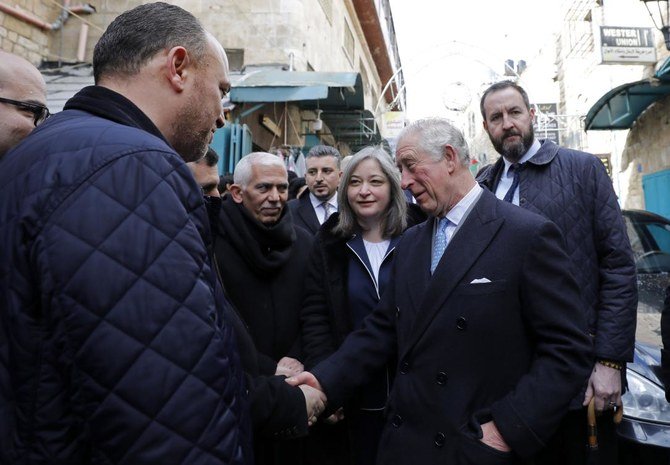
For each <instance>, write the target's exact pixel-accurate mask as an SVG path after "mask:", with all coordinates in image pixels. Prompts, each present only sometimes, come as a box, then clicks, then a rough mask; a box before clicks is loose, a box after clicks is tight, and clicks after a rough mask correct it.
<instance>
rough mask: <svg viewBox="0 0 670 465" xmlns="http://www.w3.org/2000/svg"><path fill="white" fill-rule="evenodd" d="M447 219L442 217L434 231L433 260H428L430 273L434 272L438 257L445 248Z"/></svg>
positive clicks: (440, 256)
mask: <svg viewBox="0 0 670 465" xmlns="http://www.w3.org/2000/svg"><path fill="white" fill-rule="evenodd" d="M448 225H449V220H448V219H446V218H442V219H441V220H440V222H439V223H438V224H437V231H436V232H435V244H434V245H433V260H432V261H431V262H430V274H433V273H434V272H435V268H437V264H438V263H440V258H442V254H443V253H444V250H445V249H446V248H447V226H448Z"/></svg>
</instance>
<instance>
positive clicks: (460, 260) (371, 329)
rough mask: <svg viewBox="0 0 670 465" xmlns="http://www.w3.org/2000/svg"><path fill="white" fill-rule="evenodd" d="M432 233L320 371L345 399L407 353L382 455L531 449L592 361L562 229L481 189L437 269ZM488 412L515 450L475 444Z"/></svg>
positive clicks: (408, 252)
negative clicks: (432, 266) (393, 356)
mask: <svg viewBox="0 0 670 465" xmlns="http://www.w3.org/2000/svg"><path fill="white" fill-rule="evenodd" d="M432 237H433V220H428V221H426V222H425V223H422V224H421V225H418V226H416V227H414V228H411V229H409V230H407V231H406V232H405V234H404V236H403V238H402V239H401V241H400V243H399V244H398V247H397V249H396V259H395V262H394V270H393V277H392V279H391V283H390V286H389V289H388V290H387V292H386V293H385V294H384V296H383V298H382V301H381V302H380V305H379V307H377V309H376V310H375V311H374V312H373V313H371V314H370V315H369V317H368V318H367V319H366V320H365V322H364V326H363V328H362V329H361V330H359V331H356V332H354V333H352V334H351V335H350V336H349V337H348V338H347V339H346V340H345V342H344V344H343V345H342V347H341V348H340V349H339V350H338V351H337V352H336V353H335V354H333V355H332V356H331V357H329V358H328V359H326V360H325V361H324V362H322V363H321V364H319V365H318V366H317V367H315V369H314V370H313V373H314V375H315V376H316V377H317V379H318V380H319V381H320V383H321V385H322V386H323V387H324V390H325V392H326V394H327V396H328V400H329V408H330V407H332V408H336V407H337V406H339V405H341V403H342V402H343V401H344V400H345V399H346V398H347V397H348V396H350V395H351V394H352V393H353V392H354V391H355V390H356V388H357V387H358V386H361V385H363V384H365V383H366V382H367V376H368V374H369V373H372V372H373V371H374V370H373V368H374V367H378V366H380V365H381V364H383V363H384V361H386V359H387V358H388V357H389V356H390V355H391V354H397V356H398V366H397V375H396V379H395V383H394V385H393V389H392V391H391V394H390V397H389V401H388V403H387V413H388V415H387V418H388V419H387V424H386V426H385V430H384V434H383V436H382V439H381V443H380V447H379V459H378V463H382V464H408V463H421V464H438V463H439V464H445V463H449V464H461V463H463V464H466V463H467V464H478V465H485V464H497V463H515V462H517V461H519V460H522V459H523V458H525V457H530V456H532V455H533V454H534V453H535V452H536V451H537V450H538V449H540V448H541V447H542V446H543V445H544V441H545V440H546V439H547V438H549V436H550V435H551V433H552V432H553V431H554V429H555V427H556V426H557V425H558V423H559V421H560V419H561V417H562V415H563V414H564V413H565V412H566V409H567V407H568V404H569V402H570V399H571V398H572V397H573V396H574V395H575V394H576V393H577V392H578V391H579V389H580V388H581V386H582V385H583V383H584V382H585V380H586V378H587V377H588V375H589V373H590V369H591V366H592V360H591V356H590V352H591V350H590V349H591V347H590V344H591V343H590V340H589V338H588V336H587V333H586V324H585V321H584V318H583V312H582V309H581V308H580V307H579V306H580V299H579V291H578V287H577V283H576V282H575V280H574V278H573V277H572V275H571V274H570V272H569V269H570V266H569V261H568V257H567V255H566V254H565V252H564V250H563V247H562V236H561V234H560V232H559V230H558V228H557V227H556V226H555V225H554V224H553V223H551V222H550V221H548V220H546V219H545V218H543V217H540V216H539V215H536V214H534V213H531V212H528V211H526V210H523V209H521V208H518V207H516V206H514V205H511V204H507V203H504V202H501V201H499V200H498V199H496V198H495V196H494V195H493V194H491V193H490V192H487V191H484V192H482V194H481V197H480V198H479V200H478V201H477V203H476V204H475V205H474V207H473V209H472V210H471V211H470V213H469V214H468V216H467V217H465V218H464V219H463V222H462V224H461V225H460V227H459V229H458V231H457V232H456V234H455V235H454V236H453V237H452V239H451V241H450V243H449V245H448V247H447V249H446V251H445V253H444V255H443V256H442V259H441V261H440V263H439V265H438V267H437V269H436V270H435V273H434V275H433V276H431V275H430V271H429V267H430V261H431V244H432ZM491 419H492V420H494V421H495V423H496V425H497V427H498V429H499V430H500V432H501V434H502V436H503V438H504V439H505V441H506V442H507V443H508V444H509V445H510V447H511V448H512V449H513V453H503V452H499V451H496V450H494V449H492V448H490V447H488V446H486V445H484V444H483V443H481V442H480V441H479V439H478V435H480V434H481V429H480V428H479V425H480V424H482V423H484V422H486V421H488V420H491Z"/></svg>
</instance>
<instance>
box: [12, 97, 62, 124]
mask: <svg viewBox="0 0 670 465" xmlns="http://www.w3.org/2000/svg"><path fill="white" fill-rule="evenodd" d="M0 102H2V103H7V104H9V105H14V106H15V107H17V108H20V109H21V110H24V111H29V112H30V113H32V115H33V122H34V123H35V126H38V125H40V124H42V123H43V122H44V120H46V119H47V118H48V117H49V116H51V113H49V109H48V108H47V107H45V106H44V105H40V104H39V103H29V102H20V101H18V100H12V99H8V98H3V97H0Z"/></svg>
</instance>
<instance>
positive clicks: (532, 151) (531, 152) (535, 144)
mask: <svg viewBox="0 0 670 465" xmlns="http://www.w3.org/2000/svg"><path fill="white" fill-rule="evenodd" d="M541 146H542V144H540V141H539V140H537V139H533V143H532V145H531V146H530V148H529V149H528V151H527V152H526V153H525V154H524V155H523V157H521V159H520V160H519V161H518V163H526V162H527V161H528V160H530V159H531V158H533V157H534V156H535V154H536V153H537V152H538V150H540V147H541ZM503 162H504V163H505V169H504V170H503V176H507V172H508V171H509V167H510V166H512V164H513V163H512V162H511V161H509V160H507V158H505V157H503Z"/></svg>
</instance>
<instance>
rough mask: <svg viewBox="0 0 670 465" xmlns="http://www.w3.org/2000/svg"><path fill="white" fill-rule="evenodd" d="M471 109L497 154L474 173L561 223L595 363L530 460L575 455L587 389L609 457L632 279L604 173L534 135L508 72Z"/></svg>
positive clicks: (631, 324)
mask: <svg viewBox="0 0 670 465" xmlns="http://www.w3.org/2000/svg"><path fill="white" fill-rule="evenodd" d="M480 109H481V112H482V117H483V118H484V129H485V130H486V132H487V133H488V135H489V138H490V139H491V142H492V143H493V146H494V147H495V149H496V151H498V153H500V155H502V157H500V159H499V160H498V161H497V162H496V163H495V164H493V165H489V166H487V167H485V168H483V169H482V170H481V171H480V173H479V174H478V175H477V180H478V181H479V182H480V183H481V184H482V185H483V186H485V187H487V188H488V189H490V190H491V191H493V192H494V193H495V194H496V196H497V197H498V198H500V199H504V200H506V201H508V202H511V203H513V204H515V205H519V206H521V207H522V208H525V209H528V210H531V211H533V212H536V213H540V214H542V215H544V216H545V217H547V218H549V219H550V220H552V221H553V222H554V223H556V224H557V225H558V227H559V228H560V229H561V232H562V233H563V236H564V238H565V242H566V244H565V245H566V250H567V252H568V255H569V256H570V259H571V263H572V266H573V270H572V271H573V273H574V275H575V277H576V278H577V281H578V282H579V284H580V288H581V299H582V308H583V311H584V312H585V315H586V321H587V324H588V331H589V335H590V336H591V339H592V342H593V355H594V360H595V364H594V366H593V370H592V373H591V376H590V379H589V381H588V384H587V385H586V386H585V392H582V394H580V396H579V397H578V398H576V399H574V400H573V402H572V404H571V409H570V412H569V413H568V415H567V416H566V417H565V419H564V420H563V422H562V424H561V426H560V428H559V430H558V432H557V433H556V435H555V436H554V437H553V439H552V440H551V441H550V442H549V443H548V446H547V448H546V449H545V451H544V454H545V456H544V457H543V458H542V460H540V461H539V462H538V463H543V464H554V463H555V464H583V463H585V461H586V456H585V455H586V437H587V431H586V420H585V417H586V413H585V408H586V406H587V405H588V404H589V402H590V401H591V399H593V400H594V402H595V408H596V410H597V411H599V412H602V413H603V415H602V417H601V419H599V421H598V442H599V445H600V454H599V457H600V463H603V464H609V463H617V455H618V454H617V446H616V432H615V429H614V424H613V422H612V415H613V412H614V411H615V410H616V409H618V408H620V407H621V405H622V404H621V394H622V386H625V363H626V362H628V361H632V360H633V346H634V342H635V325H636V309H637V287H636V277H635V264H634V261H633V254H632V251H631V248H630V243H629V241H628V238H627V235H626V227H625V224H624V221H623V217H622V216H621V210H620V208H619V204H618V203H617V197H616V194H615V193H614V189H613V187H612V182H611V180H610V179H609V177H608V176H607V172H606V171H605V167H604V166H603V164H602V163H601V162H600V160H598V158H596V157H595V156H593V155H591V154H588V153H585V152H580V151H577V150H571V149H567V148H564V147H560V146H558V145H556V144H554V143H553V142H552V141H550V140H542V141H540V140H538V139H536V138H535V135H534V132H533V118H534V117H535V109H534V108H531V106H530V104H529V99H528V94H527V93H526V91H525V90H524V89H523V88H522V87H520V86H519V85H517V84H515V83H514V82H511V81H501V82H498V83H495V84H493V85H492V86H490V87H489V88H488V89H487V90H486V91H485V92H484V95H483V96H482V99H481V103H480Z"/></svg>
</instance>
